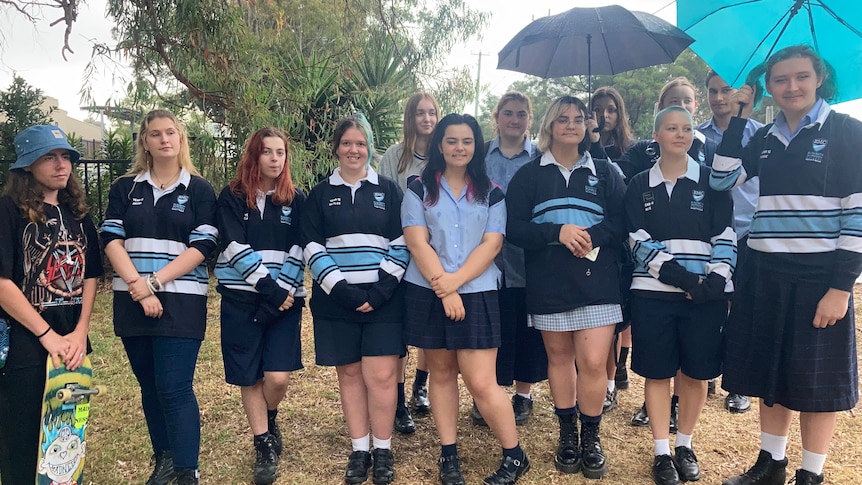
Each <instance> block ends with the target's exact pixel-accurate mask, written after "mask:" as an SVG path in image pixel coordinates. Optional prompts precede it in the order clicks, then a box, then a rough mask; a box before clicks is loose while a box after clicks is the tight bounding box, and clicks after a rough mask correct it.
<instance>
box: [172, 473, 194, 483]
mask: <svg viewBox="0 0 862 485" xmlns="http://www.w3.org/2000/svg"><path fill="white" fill-rule="evenodd" d="M171 483H175V484H176V485H198V483H200V482H199V478H198V471H197V470H181V471H178V472H177V481H176V482H171Z"/></svg>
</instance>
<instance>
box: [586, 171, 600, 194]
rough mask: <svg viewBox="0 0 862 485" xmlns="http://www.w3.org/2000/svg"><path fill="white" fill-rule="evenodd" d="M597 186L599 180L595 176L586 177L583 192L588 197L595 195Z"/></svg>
mask: <svg viewBox="0 0 862 485" xmlns="http://www.w3.org/2000/svg"><path fill="white" fill-rule="evenodd" d="M598 184H599V178H598V177H596V176H595V175H589V176H587V185H586V186H584V191H585V192H586V193H588V194H590V195H596V194H597V193H598V191H597V189H596V186H597V185H598Z"/></svg>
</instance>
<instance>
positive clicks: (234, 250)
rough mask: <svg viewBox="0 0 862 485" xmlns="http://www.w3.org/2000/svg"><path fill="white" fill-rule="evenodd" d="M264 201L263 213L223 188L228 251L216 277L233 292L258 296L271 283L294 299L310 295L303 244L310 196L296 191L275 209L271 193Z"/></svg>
mask: <svg viewBox="0 0 862 485" xmlns="http://www.w3.org/2000/svg"><path fill="white" fill-rule="evenodd" d="M261 196H263V194H261ZM263 197H265V200H263V202H262V203H261V207H263V213H261V212H260V210H259V209H251V208H249V207H248V205H247V203H246V200H245V197H244V196H243V195H239V194H234V193H233V192H231V190H230V188H229V187H225V189H224V190H222V193H221V194H220V195H219V202H218V203H219V212H218V218H219V227H220V228H221V230H222V240H223V242H222V245H223V246H224V249H223V250H222V252H221V253H220V254H219V256H218V260H217V261H216V266H215V276H216V278H218V282H219V284H220V285H221V286H222V287H224V288H225V289H228V290H236V291H244V292H249V293H258V292H259V288H260V287H258V284H259V283H261V282H262V281H265V280H268V279H271V280H272V281H273V282H274V283H275V284H277V285H278V286H279V287H281V288H282V289H284V290H287V291H288V292H292V294H293V296H294V297H296V298H300V297H305V296H306V291H305V286H304V284H303V279H304V269H305V265H304V264H303V260H302V247H301V246H300V244H299V231H300V229H299V225H300V217H301V208H302V203H303V202H304V200H305V196H304V195H303V194H302V192H301V191H297V192H296V194H295V195H294V199H293V201H292V202H291V205H290V206H287V207H282V206H280V205H276V204H275V203H274V202H273V201H272V196H271V195H266V196H263ZM283 248H289V249H288V250H284V249H283ZM269 284H272V283H269Z"/></svg>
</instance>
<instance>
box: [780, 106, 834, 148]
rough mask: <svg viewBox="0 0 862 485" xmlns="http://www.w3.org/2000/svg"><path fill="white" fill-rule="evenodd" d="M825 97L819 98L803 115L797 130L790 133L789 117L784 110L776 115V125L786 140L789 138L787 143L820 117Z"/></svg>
mask: <svg viewBox="0 0 862 485" xmlns="http://www.w3.org/2000/svg"><path fill="white" fill-rule="evenodd" d="M823 103H824V101H823V98H817V102H816V103H814V107H813V108H811V111H809V112H808V114H806V115H805V116H803V117H802V120H800V121H799V124H798V125H796V130H794V131H793V133H790V127H789V126H788V125H787V117H786V116H784V111H780V112H779V113H778V114H777V115H776V116H775V121H774V125H775V128H776V129H777V130H778V133H780V134H781V135H782V136H783V137H784V139H785V140H787V144H788V145H789V144H790V142H791V140H793V137H795V136H796V135H798V134H799V132H800V131H802V129H803V128H805V127H806V126H809V125H811V124H812V123H814V122H815V121H817V119H818V118H819V116H818V115H819V114H820V110H821V109H822V108H823Z"/></svg>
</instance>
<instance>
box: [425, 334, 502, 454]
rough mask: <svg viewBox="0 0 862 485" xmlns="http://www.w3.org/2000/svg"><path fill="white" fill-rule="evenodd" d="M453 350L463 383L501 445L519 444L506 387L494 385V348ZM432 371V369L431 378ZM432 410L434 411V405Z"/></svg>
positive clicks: (495, 355)
mask: <svg viewBox="0 0 862 485" xmlns="http://www.w3.org/2000/svg"><path fill="white" fill-rule="evenodd" d="M456 354H457V356H458V363H459V365H460V367H461V369H462V372H461V375H462V376H463V378H464V384H466V386H467V389H468V390H469V391H470V394H471V395H472V396H473V399H474V400H475V401H476V406H477V407H478V408H479V412H481V413H482V416H483V417H484V418H485V421H486V422H487V423H488V427H489V428H491V431H493V432H494V436H496V437H497V441H499V442H500V444H501V445H502V447H503V448H514V447H515V446H517V444H518V433H517V431H516V430H515V413H514V411H513V410H512V405H511V404H510V403H509V397H508V396H507V395H506V391H504V390H503V388H502V387H500V386H498V385H497V371H496V362H497V349H480V350H472V349H464V350H458V351H456ZM433 375H434V373H433V372H432V373H431V376H432V378H433ZM434 412H435V413H436V412H437V409H436V408H435V409H434Z"/></svg>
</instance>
